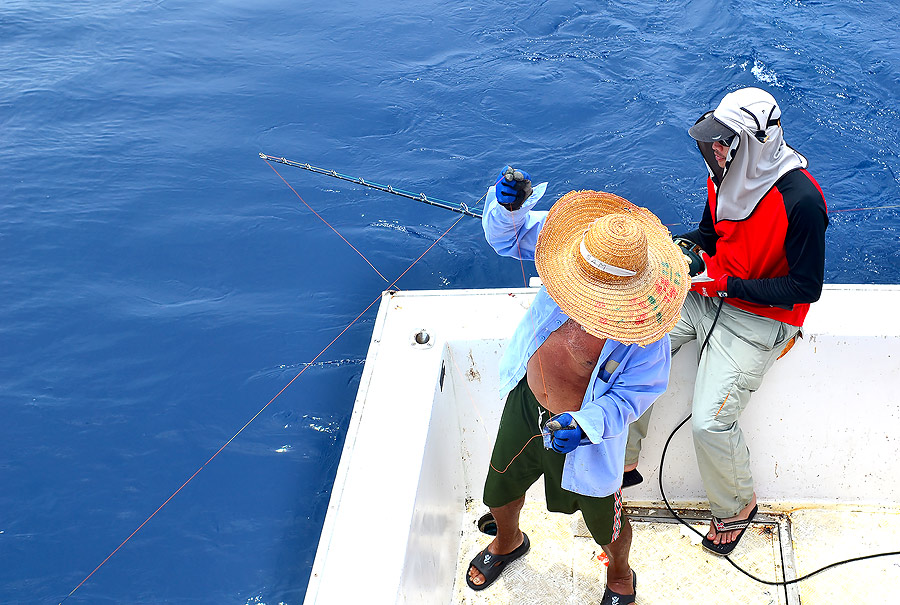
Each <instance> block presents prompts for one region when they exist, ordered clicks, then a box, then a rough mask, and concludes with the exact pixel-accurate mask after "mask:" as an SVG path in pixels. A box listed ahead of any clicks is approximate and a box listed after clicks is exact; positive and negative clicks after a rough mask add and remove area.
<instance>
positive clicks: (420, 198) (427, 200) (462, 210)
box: [259, 153, 481, 219]
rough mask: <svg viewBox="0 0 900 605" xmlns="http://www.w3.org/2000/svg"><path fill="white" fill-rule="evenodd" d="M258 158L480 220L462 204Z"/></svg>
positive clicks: (284, 161)
mask: <svg viewBox="0 0 900 605" xmlns="http://www.w3.org/2000/svg"><path fill="white" fill-rule="evenodd" d="M259 157H261V158H262V159H264V160H266V161H267V162H277V163H279V164H284V165H285V166H293V167H294V168H302V169H303V170H309V171H310V172H315V173H316V174H324V175H325V176H330V177H332V178H336V179H340V180H342V181H348V182H350V183H356V184H357V185H362V186H363V187H370V188H371V189H377V190H378V191H384V192H385V193H392V194H394V195H399V196H400V197H405V198H407V199H410V200H415V201H417V202H422V203H423V204H428V205H430V206H437V207H438V208H443V209H444V210H449V211H451V212H458V213H459V214H465V215H466V216H471V217H474V218H479V219H480V218H481V214H479V213H478V212H476V211H474V210H470V209H469V207H468V206H467V205H466V204H464V203H460V204H457V205H454V204H453V203H452V202H448V201H446V200H441V199H438V198H433V197H428V196H427V195H425V194H424V193H419V194H418V195H417V194H415V193H410V192H409V191H403V190H402V189H394V188H393V187H391V186H390V185H379V184H378V183H372V182H369V181H366V180H364V179H363V178H362V177H353V176H347V175H346V174H340V173H339V172H336V171H334V170H327V169H325V168H319V167H318V166H312V165H310V164H304V163H301V162H294V161H291V160H288V159H286V158H278V157H275V156H274V155H268V154H266V153H260V154H259Z"/></svg>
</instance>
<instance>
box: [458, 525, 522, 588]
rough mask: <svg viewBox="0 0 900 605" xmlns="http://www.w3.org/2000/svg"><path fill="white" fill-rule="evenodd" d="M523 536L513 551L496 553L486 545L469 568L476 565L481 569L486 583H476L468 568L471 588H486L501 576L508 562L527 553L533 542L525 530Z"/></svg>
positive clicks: (467, 582)
mask: <svg viewBox="0 0 900 605" xmlns="http://www.w3.org/2000/svg"><path fill="white" fill-rule="evenodd" d="M522 536H524V538H525V539H524V540H522V544H520V545H519V547H518V548H516V549H515V550H514V551H512V552H511V553H508V554H505V555H495V554H494V553H492V552H490V551H489V550H488V549H487V547H485V548H484V550H482V551H481V552H480V553H478V554H477V555H475V558H474V559H472V561H471V563H469V570H471V569H472V568H473V567H474V568H475V569H477V570H478V571H480V572H481V575H483V576H484V583H482V584H475V583H474V582H472V576H470V575H469V570H466V584H468V585H469V588H471V589H472V590H484V589H485V588H487V587H488V586H490V585H491V584H493V583H494V580H496V579H497V578H499V577H500V574H501V573H503V570H504V569H506V566H507V565H508V564H510V563H512V562H513V561H515V560H516V559H518V558H519V557H521V556H522V555H524V554H525V553H527V552H528V549H529V548H531V542H529V541H528V534H526V533H524V532H523V533H522Z"/></svg>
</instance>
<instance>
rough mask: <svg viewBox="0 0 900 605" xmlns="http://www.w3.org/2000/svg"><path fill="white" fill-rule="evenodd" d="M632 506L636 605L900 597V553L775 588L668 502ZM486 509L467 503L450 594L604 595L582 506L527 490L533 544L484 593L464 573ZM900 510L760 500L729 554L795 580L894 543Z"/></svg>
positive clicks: (586, 598) (827, 604) (496, 599)
mask: <svg viewBox="0 0 900 605" xmlns="http://www.w3.org/2000/svg"><path fill="white" fill-rule="evenodd" d="M539 484H540V482H538V485H539ZM625 495H626V497H627V492H626V494H625ZM626 511H627V513H628V516H629V518H630V519H631V521H632V527H633V528H634V537H633V542H632V549H631V565H632V568H633V569H634V570H635V571H636V572H637V575H638V585H637V600H636V602H637V603H638V605H653V604H656V603H659V604H665V605H673V604H678V603H720V604H729V603H735V604H738V603H739V604H741V605H743V604H744V603H754V604H756V603H760V604H773V605H774V604H778V605H796V604H800V603H802V604H803V605H831V604H833V603H845V602H857V600H856V598H854V597H859V596H860V595H863V594H864V595H865V599H864V600H865V602H867V603H891V602H894V600H895V599H896V591H897V586H898V578H900V556H892V557H879V558H876V559H869V560H865V561H859V562H853V563H850V564H847V565H841V566H838V567H835V568H831V569H828V570H825V571H823V572H821V573H819V574H816V575H814V576H813V577H811V578H809V579H808V580H804V581H801V582H799V583H795V584H790V585H788V586H786V587H785V586H769V585H766V584H762V583H759V582H757V581H755V580H753V579H751V578H749V577H748V576H746V575H744V574H743V573H741V572H740V571H739V570H737V569H735V567H734V566H733V565H731V563H729V562H728V560H726V559H724V558H721V557H717V556H715V555H712V554H710V553H708V552H706V551H705V550H704V549H703V547H702V546H700V538H699V537H698V536H697V535H696V534H695V533H694V532H692V531H691V530H690V529H688V528H687V527H685V526H684V525H682V524H681V523H679V522H677V521H676V520H675V519H674V518H673V517H672V516H671V515H670V514H669V512H668V510H666V509H665V507H662V509H659V508H649V507H646V506H642V507H628V506H626ZM485 512H486V509H485V508H484V507H483V506H482V505H480V504H473V505H471V506H470V507H469V510H467V511H466V523H464V530H463V536H462V539H461V540H460V549H459V563H458V565H457V573H456V583H455V586H454V599H453V601H452V602H454V603H461V604H465V605H482V604H484V605H487V604H491V605H494V604H501V603H502V604H507V603H529V604H534V605H538V604H544V603H546V604H547V605H560V604H572V605H575V604H580V603H599V602H600V598H601V596H602V594H603V588H604V585H605V582H606V580H605V577H606V568H605V565H604V562H603V557H602V556H601V555H602V552H603V551H602V550H601V549H600V547H599V546H598V545H597V544H596V543H595V542H594V541H593V539H592V538H591V537H590V534H589V533H588V532H587V528H586V527H585V525H584V522H583V521H582V520H581V517H580V515H579V514H575V515H563V514H558V513H550V512H547V510H546V509H545V508H544V505H543V498H542V495H541V494H540V493H538V492H534V493H532V492H530V493H529V497H528V499H527V501H526V504H525V507H524V509H523V511H522V518H521V527H522V530H523V531H525V532H526V533H528V536H529V539H530V540H531V550H530V551H529V552H528V553H527V554H526V555H525V556H524V557H522V558H521V559H518V560H516V561H514V562H512V563H511V564H510V565H509V567H508V568H507V569H506V570H505V571H504V572H503V574H502V575H501V576H500V578H499V579H498V580H497V581H496V582H495V583H494V584H493V585H491V586H490V587H488V588H487V589H485V590H483V591H479V592H475V591H473V590H471V589H470V588H469V587H468V586H467V585H466V583H465V577H464V574H465V573H466V570H467V569H468V566H469V561H471V559H472V557H474V556H475V554H476V553H477V552H478V551H480V550H481V549H482V548H484V547H485V546H486V545H487V544H488V543H490V541H491V539H492V538H491V537H490V536H487V535H485V534H482V533H481V532H479V531H478V528H477V527H476V524H477V521H478V519H479V518H480V517H481V515H482V514H484V513H485ZM678 513H679V515H680V516H682V517H684V518H686V519H687V520H688V521H689V522H690V523H691V525H692V526H693V527H694V528H696V529H697V530H698V531H701V532H705V531H706V528H707V527H708V524H709V521H708V516H707V515H706V514H705V513H703V512H702V511H698V510H685V511H678ZM898 515H900V509H898V510H886V509H870V510H865V509H861V508H859V507H857V508H853V509H850V508H847V509H840V508H837V507H830V508H802V509H797V510H793V511H790V512H783V511H778V510H773V509H771V508H769V507H766V506H765V505H761V506H760V512H759V513H758V514H757V516H756V518H755V520H754V523H753V524H752V525H751V526H750V528H749V529H748V530H747V532H745V534H744V536H743V538H742V539H741V543H740V544H739V546H738V548H737V549H735V551H734V553H733V554H732V556H731V557H730V558H731V560H732V561H733V562H734V563H735V564H737V565H739V566H740V567H742V568H743V569H745V570H746V571H748V572H749V573H751V574H753V575H755V576H756V577H758V578H760V579H763V580H767V581H771V582H774V581H784V580H785V579H794V578H797V577H800V576H803V575H804V574H807V573H810V572H813V571H815V570H817V569H819V568H821V567H824V566H826V565H829V564H831V563H834V562H836V561H838V560H841V559H848V558H852V557H859V556H865V555H870V554H874V553H881V552H889V551H895V550H897V548H898V544H900V523H898V521H900V517H898Z"/></svg>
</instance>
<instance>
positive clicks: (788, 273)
mask: <svg viewBox="0 0 900 605" xmlns="http://www.w3.org/2000/svg"><path fill="white" fill-rule="evenodd" d="M689 134H690V135H691V136H692V137H693V138H694V139H695V140H696V141H697V146H698V147H699V149H700V152H701V154H702V155H703V158H704V159H705V160H706V164H707V168H708V170H709V178H708V180H707V192H708V199H707V203H706V207H705V208H704V210H703V217H702V220H701V222H700V228H699V229H697V230H696V231H692V232H690V233H686V234H684V235H683V236H681V237H682V238H684V239H685V240H686V243H687V244H688V246H699V248H701V249H702V251H701V254H702V259H703V261H704V262H705V268H706V270H705V272H704V275H702V276H700V277H701V278H702V281H697V282H696V283H695V284H693V285H692V286H691V290H692V292H691V293H690V294H689V295H688V297H687V299H686V300H685V306H684V309H683V310H682V320H681V322H679V323H678V325H677V326H675V328H674V329H673V330H672V334H671V339H672V346H673V347H674V350H675V351H677V350H678V348H679V347H681V345H683V344H684V343H686V342H688V341H690V340H694V339H697V340H698V341H699V342H704V341H705V342H706V343H707V346H706V347H703V346H702V345H701V349H702V351H701V357H700V366H699V370H698V373H697V379H696V382H695V386H694V396H693V400H692V413H693V417H692V428H693V436H694V449H695V451H696V453H697V462H698V464H699V467H700V475H701V477H702V479H703V486H704V488H705V489H706V493H707V497H708V498H709V506H710V511H711V513H712V517H713V518H712V522H711V523H710V529H709V532H708V533H707V535H706V537H705V538H704V539H703V547H704V548H706V549H707V550H708V551H710V552H712V553H713V554H717V555H723V556H724V555H728V554H730V553H731V552H732V551H733V550H734V548H735V546H736V545H737V543H738V540H740V538H741V536H742V535H743V533H744V531H745V530H746V528H747V527H748V526H749V524H750V521H751V520H752V519H753V517H754V515H755V514H756V512H757V510H758V508H757V504H756V493H755V491H754V489H753V476H752V475H751V473H750V451H749V449H748V448H747V445H746V443H745V441H744V436H743V433H742V432H741V428H740V425H739V423H738V419H739V417H740V414H741V412H742V411H743V409H744V407H745V406H746V405H747V402H748V401H749V399H750V395H751V394H752V393H753V391H755V390H757V389H758V388H759V386H760V384H761V383H762V378H763V375H764V374H765V373H766V371H768V369H769V368H770V367H771V366H772V364H774V363H775V360H776V359H778V358H779V357H780V356H781V355H784V354H785V353H786V352H787V351H788V350H789V349H790V347H791V346H792V345H793V343H794V340H795V339H796V337H797V336H798V335H799V334H800V327H801V326H802V325H803V320H804V318H805V317H806V314H807V312H808V311H809V305H810V303H812V302H815V301H816V300H818V299H819V296H820V294H821V292H822V282H823V281H824V274H825V229H826V227H827V226H828V215H827V209H826V206H825V199H824V197H823V195H822V190H821V188H820V187H819V185H818V183H816V181H815V179H813V177H812V176H811V175H810V174H809V173H808V172H807V171H806V165H807V161H806V158H805V157H803V156H802V155H800V153H798V152H797V151H795V150H794V149H792V148H791V147H789V146H788V145H787V144H786V143H785V142H784V138H783V132H782V129H781V109H780V108H779V107H778V103H777V102H776V101H775V98H774V97H772V95H771V94H769V93H768V92H766V91H764V90H761V89H759V88H742V89H740V90H736V91H734V92H732V93H729V94H727V95H725V98H723V99H722V101H721V103H719V105H718V107H716V109H715V110H714V111H709V112H706V113H705V114H703V116H701V118H700V119H699V120H697V123H696V124H694V126H693V127H691V129H690V130H689ZM695 279H697V278H695ZM649 421H650V410H648V411H647V413H646V414H644V416H643V417H641V418H640V419H639V420H638V421H637V422H635V423H634V424H633V425H632V426H631V427H630V431H629V437H628V448H627V453H626V465H627V466H626V471H628V472H626V473H625V476H626V481H625V485H626V487H627V486H628V484H629V483H631V484H634V483H637V482H639V481H640V479H641V478H640V475H639V474H638V473H637V470H636V467H637V462H638V456H639V454H640V447H641V440H642V439H643V438H644V437H645V436H646V435H647V427H648V424H649Z"/></svg>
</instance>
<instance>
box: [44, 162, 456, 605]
mask: <svg viewBox="0 0 900 605" xmlns="http://www.w3.org/2000/svg"><path fill="white" fill-rule="evenodd" d="M272 169H273V170H274V167H273V168H272ZM276 174H278V172H277V171H276ZM278 176H279V177H281V175H280V174H279V175H278ZM282 180H284V179H283V178H282ZM285 184H287V182H286V181H285ZM288 187H290V185H289V184H288ZM291 190H292V191H293V187H291ZM294 193H296V191H294ZM298 197H299V195H298ZM301 199H302V198H301ZM304 203H306V202H304ZM307 206H308V204H307ZM310 210H312V208H310ZM313 212H315V211H313ZM317 216H318V214H317ZM320 218H321V217H320ZM462 218H463V217H462V216H460V217H459V218H457V219H456V220H455V221H454V222H453V224H452V225H450V227H448V228H447V230H446V231H444V233H442V234H441V236H440V237H438V238H437V239H436V240H434V242H433V243H432V244H431V245H430V246H428V248H427V249H426V250H425V251H424V252H423V253H422V254H420V255H419V257H418V258H417V259H416V260H414V261H413V262H412V264H410V265H409V267H407V268H406V270H405V271H404V272H403V273H401V274H400V275H399V276H398V277H397V278H396V279H395V280H394V281H393V282H391V283H390V284H389V285H388V286H387V288H386V290H390V289H391V288H392V287H393V286H394V285H395V284H396V283H397V282H398V281H400V279H401V278H402V277H403V276H404V275H406V274H407V273H408V272H409V271H410V270H411V269H412V268H413V267H414V266H415V265H416V263H418V262H419V261H420V260H422V258H423V257H424V256H425V255H426V254H428V252H430V251H431V249H432V248H434V247H435V246H436V245H437V244H438V242H440V241H441V240H442V239H443V238H444V236H445V235H447V234H448V233H450V230H451V229H453V228H454V227H455V226H456V225H457V224H458V223H459V221H461V220H462ZM323 221H324V219H323ZM326 224H327V223H326ZM329 226H330V225H329ZM335 232H337V231H336V230H335ZM338 235H340V234H338ZM341 239H344V238H343V237H342V238H341ZM344 241H347V240H344ZM347 243H348V244H349V242H347ZM351 247H352V245H351ZM354 250H355V248H354ZM360 256H362V254H360ZM363 258H365V257H363ZM369 264H370V266H371V263H369ZM372 268H373V269H375V267H374V266H373V267H372ZM377 271H378V270H377V269H376V272H377ZM378 274H379V275H381V273H378ZM385 281H387V280H385ZM381 296H382V295H381V294H379V295H378V296H377V297H376V298H375V300H373V301H372V302H371V303H369V306H367V307H366V308H365V309H363V311H362V312H361V313H360V314H359V315H357V316H356V318H354V319H353V321H351V322H350V323H349V324H347V326H346V327H345V328H344V329H343V330H341V332H340V333H339V334H338V335H337V336H335V337H334V339H332V341H331V342H329V343H328V344H327V345H326V346H325V348H324V349H322V350H321V351H320V352H319V354H318V355H316V356H315V357H314V358H313V359H312V361H310V362H308V363H307V364H306V365H305V366H304V368H303V369H302V370H300V371H299V372H298V373H297V374H296V375H295V376H294V377H293V378H291V380H290V381H289V382H288V383H287V384H286V385H284V386H283V387H282V388H281V390H280V391H278V393H276V394H275V396H274V397H272V398H271V399H270V400H269V401H268V403H266V404H265V405H264V406H263V407H262V408H261V409H260V410H259V411H258V412H256V414H254V415H253V417H252V418H250V420H248V421H247V422H246V423H245V424H244V426H242V427H241V428H240V429H239V430H238V431H237V432H236V433H235V434H234V435H233V436H232V437H231V438H230V439H228V441H226V442H225V443H224V444H223V445H222V447H220V448H219V449H218V450H216V452H215V453H214V454H213V455H212V456H210V458H209V460H207V461H206V462H204V463H203V464H202V465H201V466H200V468H198V469H197V470H196V471H194V474H193V475H191V476H190V477H188V479H187V480H186V481H185V482H184V483H182V484H181V486H180V487H179V488H178V489H176V490H175V491H174V492H172V495H171V496H169V497H168V498H166V500H165V501H164V502H163V503H162V504H160V505H159V507H158V508H157V509H156V510H154V511H153V512H152V513H151V514H150V516H149V517H147V518H146V519H145V520H144V522H143V523H141V524H140V525H139V526H138V527H137V529H135V530H134V531H133V532H131V534H129V536H128V537H127V538H125V539H124V540H122V542H121V543H120V544H119V545H118V546H116V548H115V549H113V551H112V552H111V553H109V555H107V556H106V558H105V559H103V561H101V562H100V564H99V565H97V567H95V568H94V569H93V571H91V573H89V574H88V575H87V576H85V578H84V579H83V580H82V581H81V582H79V583H78V585H77V586H75V588H73V589H72V590H71V592H69V594H67V595H66V596H65V598H63V599H62V600H61V601H60V602H59V605H62V604H63V603H65V602H66V601H67V600H68V599H69V597H71V596H72V595H73V594H75V592H76V591H77V590H78V589H79V588H81V587H82V586H83V585H84V583H85V582H87V581H88V580H89V579H90V578H91V577H92V576H93V575H94V574H95V573H97V571H98V570H99V569H100V568H101V567H103V566H104V565H105V564H106V562H107V561H109V560H110V559H111V558H112V557H113V556H114V555H115V554H116V553H117V552H119V550H121V549H122V548H123V547H124V546H125V544H127V543H128V542H129V541H130V540H131V538H133V537H134V536H135V535H136V534H137V533H138V532H139V531H140V530H141V529H142V528H143V527H144V526H145V525H147V523H149V522H150V520H151V519H153V517H155V516H156V514H157V513H158V512H159V511H161V510H162V509H163V508H164V507H165V506H166V505H167V504H168V503H169V502H170V501H171V500H172V499H173V498H174V497H175V496H177V495H178V494H179V493H180V492H181V490H183V489H184V488H185V487H186V486H187V485H188V484H189V483H190V482H191V481H192V480H193V479H194V477H196V476H197V475H199V474H200V472H201V471H202V470H203V469H205V468H206V467H207V466H208V465H209V464H210V463H211V462H212V461H213V460H214V459H215V458H216V456H218V455H219V454H220V453H221V452H222V450H224V449H225V448H226V447H228V445H230V444H231V442H232V441H234V440H235V439H237V437H238V436H239V435H240V434H241V433H242V432H244V429H246V428H247V427H248V426H250V424H251V423H252V422H253V421H254V420H256V418H257V417H259V415H260V414H262V413H263V412H264V411H265V410H266V409H267V408H268V407H269V406H270V405H271V404H272V403H273V402H274V401H275V400H276V399H278V397H280V396H281V394H282V393H284V392H285V391H286V390H287V388H288V387H289V386H291V385H292V384H293V383H294V381H296V380H297V379H298V378H299V377H300V376H301V375H302V374H303V373H304V372H305V371H306V370H308V369H309V368H310V367H312V364H314V363H315V362H316V361H317V360H318V359H319V357H321V356H322V355H324V354H325V352H326V351H327V350H328V349H329V348H331V346H332V345H333V344H334V343H335V342H337V340H338V339H339V338H340V337H341V336H343V335H344V333H345V332H347V330H349V329H350V328H351V327H352V326H353V325H354V324H355V323H356V322H357V321H359V319H360V318H361V317H362V316H363V315H365V314H366V312H367V311H368V310H369V309H371V308H372V307H373V306H374V305H375V303H377V302H378V301H379V300H381Z"/></svg>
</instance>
